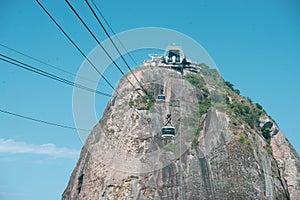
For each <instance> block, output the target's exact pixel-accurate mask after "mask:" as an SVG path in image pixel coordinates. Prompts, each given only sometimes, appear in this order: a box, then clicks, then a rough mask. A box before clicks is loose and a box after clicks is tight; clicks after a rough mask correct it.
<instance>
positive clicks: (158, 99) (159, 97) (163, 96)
mask: <svg viewBox="0 0 300 200" xmlns="http://www.w3.org/2000/svg"><path fill="white" fill-rule="evenodd" d="M165 100H166V96H165V95H164V94H159V95H158V96H157V101H161V102H164V101H165Z"/></svg>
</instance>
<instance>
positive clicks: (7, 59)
mask: <svg viewBox="0 0 300 200" xmlns="http://www.w3.org/2000/svg"><path fill="white" fill-rule="evenodd" d="M0 56H2V57H0V60H2V61H5V62H7V63H10V64H12V65H15V66H17V67H20V68H23V69H26V70H28V71H31V72H34V73H36V74H39V75H41V76H44V77H47V78H50V79H52V80H56V81H59V82H61V83H65V84H67V85H70V86H74V87H77V88H80V89H83V90H86V91H88V92H92V93H96V94H99V95H103V96H108V97H112V95H110V94H107V93H104V92H100V91H98V90H94V89H91V88H89V87H86V86H83V85H80V84H77V83H74V82H72V81H69V80H67V79H64V78H61V77H59V76H56V75H54V74H51V73H48V72H46V71H43V70H41V69H38V68H36V67H33V66H31V65H28V64H26V63H23V62H21V61H18V60H16V59H13V58H11V57H9V56H5V55H3V54H0Z"/></svg>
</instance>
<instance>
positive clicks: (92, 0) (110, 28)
mask: <svg viewBox="0 0 300 200" xmlns="http://www.w3.org/2000/svg"><path fill="white" fill-rule="evenodd" d="M91 2H92V4H93V6H94V7H95V8H96V10H97V12H98V13H99V14H100V16H101V17H102V19H103V20H104V22H105V23H106V24H107V26H108V28H109V30H110V31H111V32H112V33H113V34H114V36H115V37H116V38H117V40H118V41H119V43H120V44H121V46H122V48H123V49H124V50H125V52H126V53H127V54H128V56H129V57H130V59H131V60H132V61H133V62H134V64H135V65H136V66H138V64H137V62H136V61H135V59H134V58H133V57H132V56H131V54H130V53H129V52H128V51H127V49H126V47H125V46H124V44H123V43H122V42H121V40H120V38H119V37H118V35H117V34H116V33H115V31H114V30H113V29H112V27H111V26H110V24H109V23H108V21H107V20H106V19H105V17H104V15H103V14H102V12H101V10H100V9H99V8H98V6H97V5H96V4H95V2H94V0H91Z"/></svg>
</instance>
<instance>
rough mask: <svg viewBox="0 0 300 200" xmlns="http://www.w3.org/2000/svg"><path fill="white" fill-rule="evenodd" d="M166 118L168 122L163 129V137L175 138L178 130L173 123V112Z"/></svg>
mask: <svg viewBox="0 0 300 200" xmlns="http://www.w3.org/2000/svg"><path fill="white" fill-rule="evenodd" d="M166 119H167V122H166V124H165V125H164V126H163V127H162V129H161V137H162V138H164V139H173V138H174V137H175V135H176V130H175V127H174V126H173V125H172V123H171V114H168V115H167V118H166Z"/></svg>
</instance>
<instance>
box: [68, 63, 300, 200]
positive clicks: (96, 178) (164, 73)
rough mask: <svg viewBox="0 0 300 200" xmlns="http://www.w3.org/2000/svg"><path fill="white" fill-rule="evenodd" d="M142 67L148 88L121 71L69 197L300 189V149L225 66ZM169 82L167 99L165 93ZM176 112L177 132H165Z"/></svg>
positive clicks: (251, 195)
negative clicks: (166, 135) (222, 72)
mask: <svg viewBox="0 0 300 200" xmlns="http://www.w3.org/2000/svg"><path fill="white" fill-rule="evenodd" d="M134 73H135V74H136V76H137V77H138V78H139V80H141V82H142V84H143V87H144V88H145V89H146V91H147V93H148V94H147V95H146V94H145V93H144V92H143V91H142V90H134V89H133V87H132V86H131V85H130V84H129V83H128V81H127V80H126V79H124V78H123V79H122V80H121V81H120V83H119V86H118V92H119V94H120V96H114V97H113V98H112V99H111V101H110V103H109V104H108V106H107V108H106V110H105V112H104V114H103V117H102V119H101V120H100V121H99V123H98V124H97V125H96V126H95V127H94V129H93V131H92V132H91V133H90V135H89V137H88V138H87V140H86V143H85V145H84V147H83V149H82V151H81V155H80V159H79V161H78V163H77V165H76V167H75V169H74V171H73V173H72V175H71V177H70V181H69V184H68V186H67V188H66V189H65V191H64V193H63V195H62V199H65V200H67V199H89V200H90V199H297V198H299V196H300V158H299V155H298V154H297V152H296V151H295V149H294V148H293V147H292V146H291V144H290V143H289V141H288V140H287V139H286V137H285V136H284V135H283V133H282V132H281V131H280V130H279V128H278V127H277V125H276V123H275V122H274V121H273V120H272V119H270V117H268V116H267V114H266V113H265V111H264V110H263V109H262V108H261V107H260V106H259V104H253V103H252V102H251V101H250V100H249V99H245V98H243V97H241V96H239V95H238V94H236V93H235V92H234V90H233V88H232V87H231V86H230V84H228V83H227V84H226V82H224V80H223V79H222V78H221V77H220V76H219V75H218V74H217V73H216V71H215V70H211V69H209V68H207V67H206V66H205V65H200V66H199V72H198V73H193V72H188V71H185V72H184V75H181V74H180V73H178V72H176V71H174V70H171V69H165V68H158V67H150V66H149V67H143V68H138V69H136V70H135V71H134ZM127 77H128V79H129V80H131V81H132V82H133V83H134V84H135V85H136V86H138V84H137V83H136V82H135V81H134V78H133V76H132V75H131V74H128V75H127ZM162 92H163V93H164V94H165V96H166V100H165V102H158V101H155V98H156V97H157V95H158V94H160V93H162ZM168 113H171V114H172V124H173V125H174V127H175V128H176V137H175V138H174V139H173V140H164V139H163V138H162V137H161V128H162V126H163V124H164V122H165V117H166V114H168Z"/></svg>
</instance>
